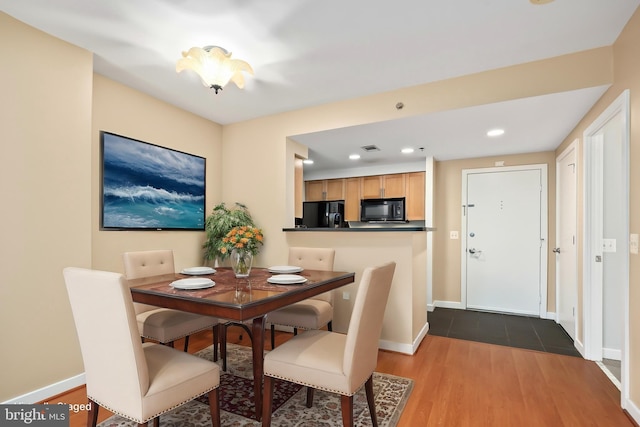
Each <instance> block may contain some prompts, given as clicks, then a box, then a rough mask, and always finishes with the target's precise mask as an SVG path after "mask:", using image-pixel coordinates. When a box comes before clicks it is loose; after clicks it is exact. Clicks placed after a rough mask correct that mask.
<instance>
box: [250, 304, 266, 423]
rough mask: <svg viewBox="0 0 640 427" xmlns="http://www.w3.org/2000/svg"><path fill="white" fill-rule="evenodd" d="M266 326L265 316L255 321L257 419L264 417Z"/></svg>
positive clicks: (254, 388) (254, 355)
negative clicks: (263, 381)
mask: <svg viewBox="0 0 640 427" xmlns="http://www.w3.org/2000/svg"><path fill="white" fill-rule="evenodd" d="M264 325H265V316H262V317H256V318H255V319H253V325H252V329H251V335H253V340H252V344H253V345H252V348H253V394H254V396H255V407H256V418H257V420H258V421H260V418H261V417H262V377H263V375H264Z"/></svg>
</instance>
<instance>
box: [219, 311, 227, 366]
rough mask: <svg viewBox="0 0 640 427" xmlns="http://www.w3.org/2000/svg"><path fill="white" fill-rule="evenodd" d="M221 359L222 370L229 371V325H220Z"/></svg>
mask: <svg viewBox="0 0 640 427" xmlns="http://www.w3.org/2000/svg"><path fill="white" fill-rule="evenodd" d="M220 358H221V359H222V370H223V371H225V372H226V370H227V325H226V323H223V324H222V325H220Z"/></svg>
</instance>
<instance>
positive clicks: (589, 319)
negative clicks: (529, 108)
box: [578, 89, 631, 409]
mask: <svg viewBox="0 0 640 427" xmlns="http://www.w3.org/2000/svg"><path fill="white" fill-rule="evenodd" d="M629 98H630V96H629V90H628V89H626V90H624V91H623V92H622V93H621V94H620V95H619V96H618V97H617V98H616V99H615V100H614V101H613V102H612V103H611V104H610V105H609V106H608V107H607V108H606V109H605V110H604V111H603V112H602V113H601V114H600V115H599V116H598V117H597V118H596V119H595V120H594V121H593V123H591V125H589V127H587V129H586V130H585V131H584V133H583V139H584V165H585V169H584V230H583V236H584V251H583V264H582V275H583V311H582V314H583V322H582V324H583V331H584V334H583V339H584V343H583V344H584V351H583V356H584V358H585V359H587V360H595V361H600V360H602V339H603V327H602V323H603V309H602V295H603V279H602V263H601V262H596V261H595V259H596V256H600V257H602V238H603V234H602V233H603V194H602V185H603V184H602V183H603V179H604V171H603V167H602V162H601V161H598V160H599V159H602V155H603V143H604V141H603V137H602V135H601V134H600V130H601V129H602V128H603V127H604V126H605V125H606V124H607V123H608V122H609V121H610V120H611V119H612V118H613V117H615V116H616V115H617V114H619V113H621V114H622V122H623V124H622V126H623V129H622V132H621V135H622V145H623V147H622V153H623V154H622V155H623V157H624V168H625V170H624V175H625V176H626V179H623V181H624V182H623V185H624V186H625V187H626V188H624V189H623V194H627V197H626V198H625V199H624V200H623V206H622V211H623V212H625V213H626V215H627V220H626V221H625V223H626V228H627V232H626V235H627V236H628V235H629V216H630V214H629V138H630V130H629V123H630V121H629V119H630V117H629ZM625 247H627V245H625ZM623 276H624V277H626V280H625V281H624V283H623V293H624V295H623V300H624V301H626V302H627V304H624V317H623V318H624V326H623V327H624V331H623V339H622V358H621V359H622V360H621V363H620V364H621V381H620V383H621V390H620V400H621V405H622V408H623V409H627V408H628V407H629V405H630V404H631V403H630V400H629V304H628V301H629V260H628V257H627V263H626V272H625V274H624V275H623ZM578 349H579V348H578Z"/></svg>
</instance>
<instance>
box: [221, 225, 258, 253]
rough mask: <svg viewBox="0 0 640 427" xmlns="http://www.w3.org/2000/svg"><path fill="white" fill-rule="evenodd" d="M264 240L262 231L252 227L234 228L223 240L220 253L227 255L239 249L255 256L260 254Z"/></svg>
mask: <svg viewBox="0 0 640 427" xmlns="http://www.w3.org/2000/svg"><path fill="white" fill-rule="evenodd" d="M263 239H264V237H263V235H262V230H261V229H259V228H257V227H253V226H251V225H243V226H238V227H233V228H232V229H231V230H230V231H229V232H228V233H227V235H226V236H225V237H224V238H223V239H222V247H221V248H220V252H221V253H222V254H224V255H226V254H228V253H230V252H231V251H232V250H234V249H238V250H244V251H247V252H250V253H251V254H252V255H254V256H255V255H258V252H260V246H262V243H263V242H262V241H263Z"/></svg>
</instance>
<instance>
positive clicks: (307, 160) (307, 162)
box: [302, 159, 313, 165]
mask: <svg viewBox="0 0 640 427" xmlns="http://www.w3.org/2000/svg"><path fill="white" fill-rule="evenodd" d="M302 163H304V164H305V165H312V164H313V160H311V159H304V160H303V161H302Z"/></svg>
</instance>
